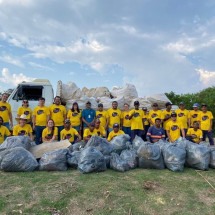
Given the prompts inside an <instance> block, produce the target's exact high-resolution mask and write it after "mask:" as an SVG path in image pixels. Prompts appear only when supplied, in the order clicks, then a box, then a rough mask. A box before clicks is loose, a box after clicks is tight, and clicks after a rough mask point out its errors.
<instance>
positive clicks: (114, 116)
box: [107, 108, 121, 128]
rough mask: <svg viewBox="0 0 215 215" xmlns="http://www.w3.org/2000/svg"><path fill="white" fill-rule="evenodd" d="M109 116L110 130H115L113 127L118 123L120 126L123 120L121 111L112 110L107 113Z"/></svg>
mask: <svg viewBox="0 0 215 215" xmlns="http://www.w3.org/2000/svg"><path fill="white" fill-rule="evenodd" d="M107 116H108V118H109V125H108V127H109V128H113V125H114V124H115V123H118V124H119V125H120V119H121V110H119V109H116V110H114V109H113V108H110V109H109V110H108V111H107Z"/></svg>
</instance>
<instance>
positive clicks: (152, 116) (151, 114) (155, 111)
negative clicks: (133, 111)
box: [148, 103, 162, 126]
mask: <svg viewBox="0 0 215 215" xmlns="http://www.w3.org/2000/svg"><path fill="white" fill-rule="evenodd" d="M161 114H162V111H161V110H159V109H158V104H157V103H154V104H153V105H152V110H150V111H149V117H148V119H149V122H150V125H151V126H152V125H154V124H155V119H156V118H160V119H161Z"/></svg>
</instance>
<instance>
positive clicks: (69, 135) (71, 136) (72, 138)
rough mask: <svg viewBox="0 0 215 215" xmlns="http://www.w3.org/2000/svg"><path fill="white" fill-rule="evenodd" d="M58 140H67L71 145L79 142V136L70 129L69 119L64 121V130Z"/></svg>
mask: <svg viewBox="0 0 215 215" xmlns="http://www.w3.org/2000/svg"><path fill="white" fill-rule="evenodd" d="M60 139H61V140H66V139H67V140H69V142H70V143H71V144H74V143H75V142H78V141H81V136H80V134H79V133H78V132H77V130H76V129H74V128H72V127H71V122H70V120H69V119H66V120H65V121H64V129H63V130H62V131H61V132H60Z"/></svg>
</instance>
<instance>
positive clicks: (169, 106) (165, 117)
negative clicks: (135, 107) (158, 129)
mask: <svg viewBox="0 0 215 215" xmlns="http://www.w3.org/2000/svg"><path fill="white" fill-rule="evenodd" d="M165 106H166V110H163V112H162V115H161V119H162V121H163V129H164V130H165V135H166V136H167V133H166V125H167V123H168V122H169V121H170V120H171V113H172V110H171V109H172V104H171V103H170V102H167V103H166V105H165Z"/></svg>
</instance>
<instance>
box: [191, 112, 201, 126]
mask: <svg viewBox="0 0 215 215" xmlns="http://www.w3.org/2000/svg"><path fill="white" fill-rule="evenodd" d="M200 112H201V111H200V110H197V111H195V110H191V111H190V112H189V117H188V118H189V119H190V121H191V126H193V122H194V121H197V122H199V121H200Z"/></svg>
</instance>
